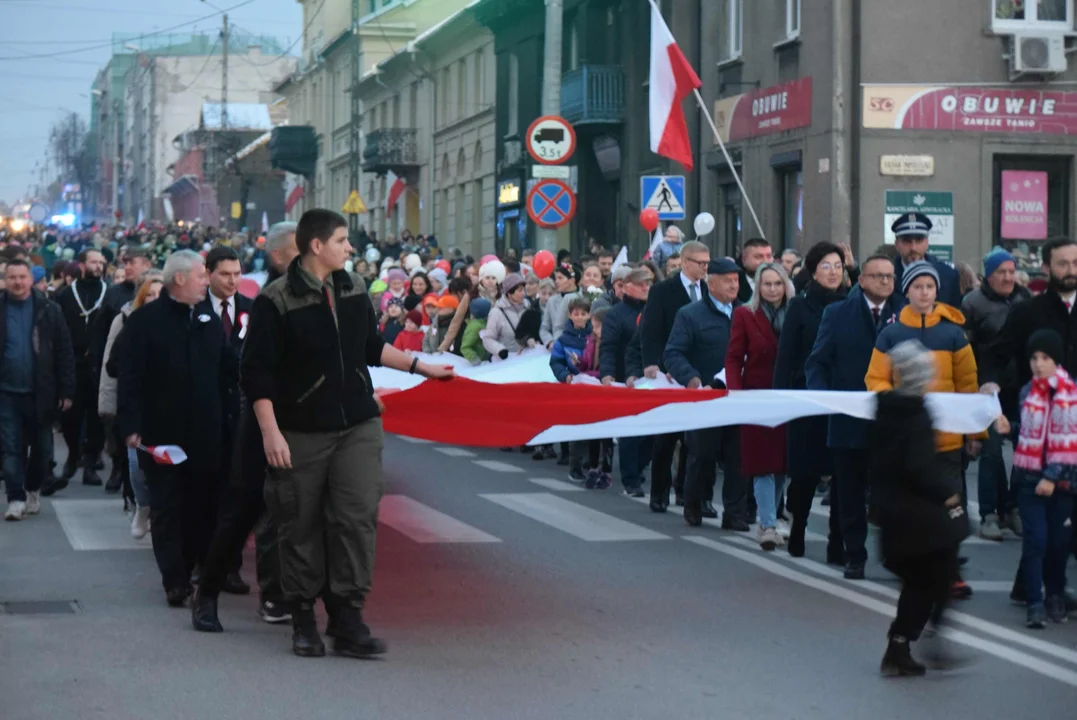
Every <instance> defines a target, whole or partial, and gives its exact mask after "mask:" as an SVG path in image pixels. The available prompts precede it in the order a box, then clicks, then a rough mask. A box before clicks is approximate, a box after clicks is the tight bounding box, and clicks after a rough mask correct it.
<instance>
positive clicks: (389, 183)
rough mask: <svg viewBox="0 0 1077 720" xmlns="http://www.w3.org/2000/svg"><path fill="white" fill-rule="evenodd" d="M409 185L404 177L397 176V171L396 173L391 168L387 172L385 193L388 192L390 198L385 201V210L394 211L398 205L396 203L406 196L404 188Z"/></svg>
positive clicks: (387, 195)
mask: <svg viewBox="0 0 1077 720" xmlns="http://www.w3.org/2000/svg"><path fill="white" fill-rule="evenodd" d="M407 186H408V185H407V183H406V182H405V181H404V178H402V177H397V176H396V173H394V172H393V171H392V170H390V171H389V172H388V173H386V175H385V187H386V191H385V194H386V197H387V198H388V199H387V200H386V201H385V211H386V212H390V213H391V212H392V211H393V208H395V207H396V204H397V203H398V202H400V198H401V197H403V196H404V190H405V189H407Z"/></svg>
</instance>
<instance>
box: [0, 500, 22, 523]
mask: <svg viewBox="0 0 1077 720" xmlns="http://www.w3.org/2000/svg"><path fill="white" fill-rule="evenodd" d="M25 514H26V503H24V502H23V501H22V500H12V501H11V502H9V503H8V504H7V512H6V513H4V519H5V520H8V521H10V522H18V521H19V520H22V518H23V516H24V515H25Z"/></svg>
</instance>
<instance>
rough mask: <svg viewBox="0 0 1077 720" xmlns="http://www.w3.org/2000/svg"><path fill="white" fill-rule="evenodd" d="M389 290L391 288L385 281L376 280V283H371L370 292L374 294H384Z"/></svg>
mask: <svg viewBox="0 0 1077 720" xmlns="http://www.w3.org/2000/svg"><path fill="white" fill-rule="evenodd" d="M388 289H389V286H388V285H387V284H386V282H385V281H384V280H375V281H374V282H372V283H370V292H372V293H383V292H385V291H386V290H388Z"/></svg>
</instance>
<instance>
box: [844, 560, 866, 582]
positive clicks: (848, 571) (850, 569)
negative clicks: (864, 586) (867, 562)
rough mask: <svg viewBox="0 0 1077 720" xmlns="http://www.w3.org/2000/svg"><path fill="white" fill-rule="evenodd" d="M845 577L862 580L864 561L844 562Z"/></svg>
mask: <svg viewBox="0 0 1077 720" xmlns="http://www.w3.org/2000/svg"><path fill="white" fill-rule="evenodd" d="M845 579H846V580H863V579H864V563H860V562H849V563H845Z"/></svg>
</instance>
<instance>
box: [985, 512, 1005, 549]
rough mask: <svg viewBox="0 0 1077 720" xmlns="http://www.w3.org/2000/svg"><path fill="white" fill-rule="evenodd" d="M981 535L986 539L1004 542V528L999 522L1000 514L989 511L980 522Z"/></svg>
mask: <svg viewBox="0 0 1077 720" xmlns="http://www.w3.org/2000/svg"><path fill="white" fill-rule="evenodd" d="M980 537H982V538H983V539H984V540H994V541H995V542H1002V528H1001V527H999V524H998V515H996V514H995V513H988V514H987V516H986V517H984V519H983V521H982V522H981V523H980Z"/></svg>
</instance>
